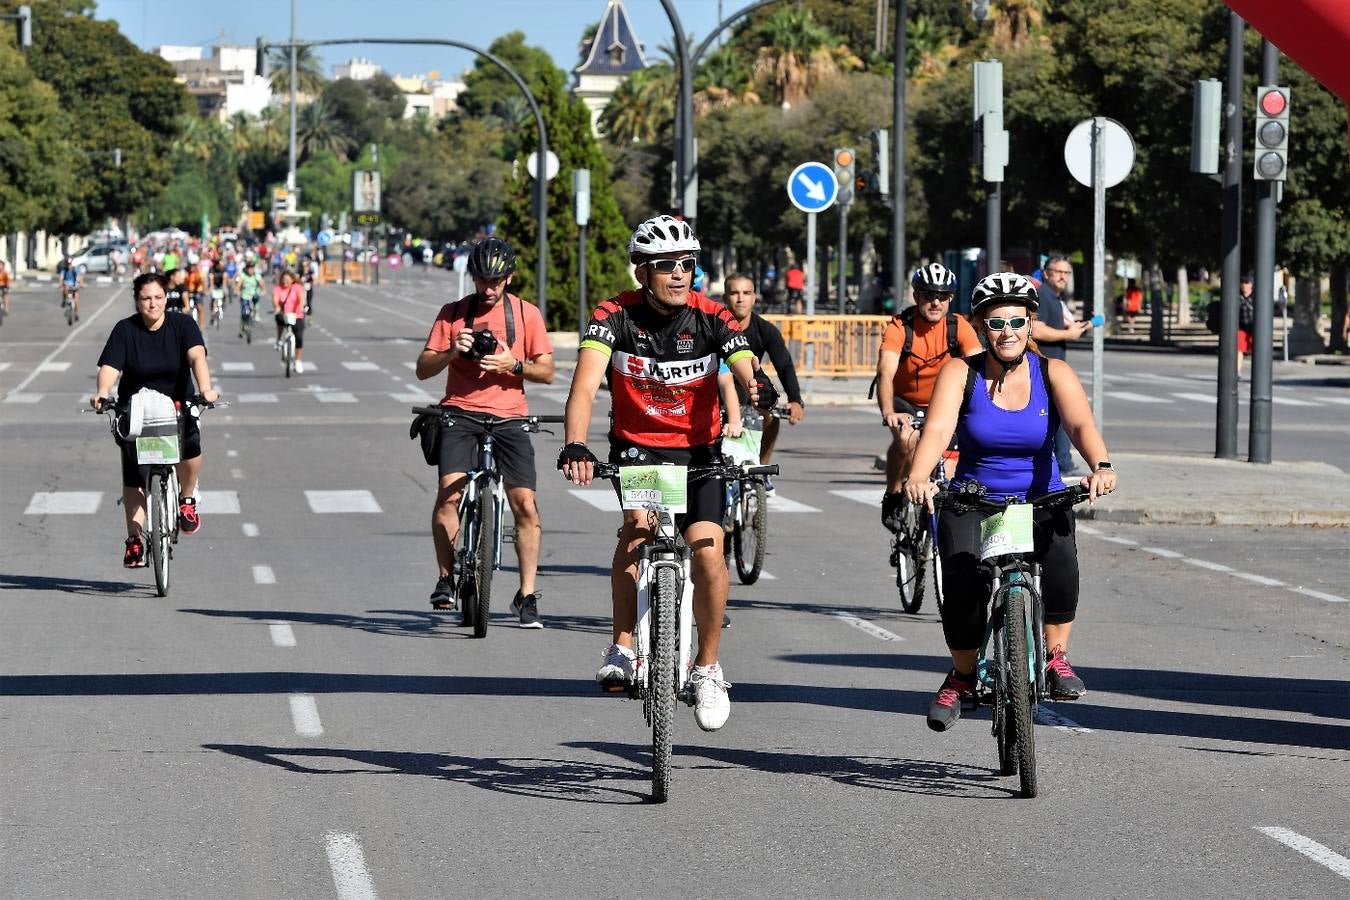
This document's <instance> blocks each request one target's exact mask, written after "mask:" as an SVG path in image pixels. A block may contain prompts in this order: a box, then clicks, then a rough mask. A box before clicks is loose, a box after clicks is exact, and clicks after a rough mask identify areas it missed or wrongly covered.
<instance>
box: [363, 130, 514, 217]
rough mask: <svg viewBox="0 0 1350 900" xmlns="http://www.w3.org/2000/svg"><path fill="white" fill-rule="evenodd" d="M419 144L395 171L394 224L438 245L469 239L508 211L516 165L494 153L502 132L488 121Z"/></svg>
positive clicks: (389, 191) (390, 191)
mask: <svg viewBox="0 0 1350 900" xmlns="http://www.w3.org/2000/svg"><path fill="white" fill-rule="evenodd" d="M405 137H411V138H412V140H413V143H410V144H409V145H408V146H406V147H405V150H406V153H405V154H404V155H402V156H401V157H400V158H399V159H398V161H397V162H396V163H395V164H393V165H392V166H391V167H390V168H389V173H390V174H389V178H388V182H387V184H388V187H387V188H386V189H385V209H386V211H387V213H388V216H389V219H390V221H391V222H394V223H396V224H397V225H399V226H401V227H403V228H405V229H407V230H409V231H411V232H413V233H415V234H418V235H421V236H422V237H424V238H428V239H430V240H434V241H461V240H468V239H470V238H472V237H473V236H474V234H475V233H476V232H477V231H478V230H479V229H481V228H483V226H485V225H487V224H488V223H490V222H494V221H496V219H497V217H498V216H500V215H501V212H502V197H503V194H504V193H505V190H506V178H507V176H508V175H509V173H510V170H511V166H510V165H509V164H508V163H505V162H503V161H502V160H501V159H499V158H498V157H497V156H496V155H495V154H494V153H493V151H494V149H495V148H496V147H497V146H498V145H499V144H500V142H501V134H500V132H499V131H497V130H495V129H493V128H492V127H491V126H490V125H489V124H488V123H487V122H486V121H485V120H481V119H464V120H462V121H461V122H459V123H458V124H457V125H456V127H454V128H450V129H446V130H444V131H443V132H442V133H440V134H437V133H434V132H432V131H430V130H426V131H422V132H418V133H415V134H411V135H407V136H405Z"/></svg>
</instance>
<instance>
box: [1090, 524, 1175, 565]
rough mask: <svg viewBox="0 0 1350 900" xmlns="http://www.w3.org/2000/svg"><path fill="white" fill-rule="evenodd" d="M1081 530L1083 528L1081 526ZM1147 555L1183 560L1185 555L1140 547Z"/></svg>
mask: <svg viewBox="0 0 1350 900" xmlns="http://www.w3.org/2000/svg"><path fill="white" fill-rule="evenodd" d="M1080 530H1081V526H1080ZM1139 549H1140V550H1143V551H1144V552H1145V553H1152V554H1153V555H1154V556H1161V557H1162V558H1163V559H1181V557H1183V556H1185V555H1186V554H1184V553H1178V552H1177V551H1175V550H1168V549H1167V548H1166V547H1140V548H1139Z"/></svg>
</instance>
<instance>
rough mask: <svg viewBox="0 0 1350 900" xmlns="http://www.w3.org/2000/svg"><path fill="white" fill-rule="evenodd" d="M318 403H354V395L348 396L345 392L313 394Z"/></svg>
mask: <svg viewBox="0 0 1350 900" xmlns="http://www.w3.org/2000/svg"><path fill="white" fill-rule="evenodd" d="M315 396H316V397H318V398H319V402H320V403H355V402H356V395H355V394H349V393H347V392H346V391H324V392H323V393H321V394H315Z"/></svg>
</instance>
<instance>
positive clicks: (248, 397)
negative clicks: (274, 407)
mask: <svg viewBox="0 0 1350 900" xmlns="http://www.w3.org/2000/svg"><path fill="white" fill-rule="evenodd" d="M235 399H236V400H238V401H239V402H240V403H276V402H278V401H277V395H276V394H239V395H238V396H237V397H235Z"/></svg>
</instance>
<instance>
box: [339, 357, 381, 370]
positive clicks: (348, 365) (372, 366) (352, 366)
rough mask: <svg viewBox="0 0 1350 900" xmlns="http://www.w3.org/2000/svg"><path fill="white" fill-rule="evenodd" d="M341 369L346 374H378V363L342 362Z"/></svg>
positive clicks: (361, 361)
mask: <svg viewBox="0 0 1350 900" xmlns="http://www.w3.org/2000/svg"><path fill="white" fill-rule="evenodd" d="M342 368H344V369H346V370H347V371H348V372H378V371H379V370H380V366H379V364H378V363H373V362H365V361H363V360H350V359H348V360H343V362H342Z"/></svg>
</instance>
